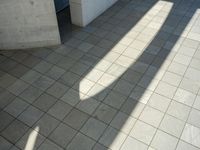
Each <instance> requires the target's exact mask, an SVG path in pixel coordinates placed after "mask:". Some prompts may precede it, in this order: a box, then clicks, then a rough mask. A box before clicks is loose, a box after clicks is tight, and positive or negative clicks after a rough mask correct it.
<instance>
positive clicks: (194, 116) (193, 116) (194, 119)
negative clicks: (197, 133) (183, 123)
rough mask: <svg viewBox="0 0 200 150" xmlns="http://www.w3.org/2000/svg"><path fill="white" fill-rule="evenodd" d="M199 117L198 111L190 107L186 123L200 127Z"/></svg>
mask: <svg viewBox="0 0 200 150" xmlns="http://www.w3.org/2000/svg"><path fill="white" fill-rule="evenodd" d="M199 117H200V111H199V110H196V109H192V110H191V112H190V115H189V117H188V123H190V124H192V125H194V126H196V127H198V128H200V121H199Z"/></svg>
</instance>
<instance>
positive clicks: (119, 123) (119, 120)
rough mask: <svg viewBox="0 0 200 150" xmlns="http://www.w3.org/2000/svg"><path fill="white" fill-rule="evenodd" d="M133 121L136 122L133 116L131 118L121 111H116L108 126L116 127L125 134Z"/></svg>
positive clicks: (129, 129)
mask: <svg viewBox="0 0 200 150" xmlns="http://www.w3.org/2000/svg"><path fill="white" fill-rule="evenodd" d="M135 122H136V119H135V118H133V117H131V116H129V115H127V114H125V113H123V112H118V113H117V115H116V116H115V117H114V119H113V120H112V122H111V123H110V126H112V127H114V128H116V129H118V130H120V131H122V132H124V133H126V134H129V132H130V131H131V129H132V127H133V125H134V124H135Z"/></svg>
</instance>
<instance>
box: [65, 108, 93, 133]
mask: <svg viewBox="0 0 200 150" xmlns="http://www.w3.org/2000/svg"><path fill="white" fill-rule="evenodd" d="M88 118H89V116H88V115H87V114H86V113H84V112H82V111H79V110H77V109H73V110H72V111H71V112H70V113H69V114H68V115H67V116H66V117H65V119H64V120H63V121H64V122H65V123H66V124H67V125H69V126H71V127H72V128H74V129H77V130H79V129H80V128H81V127H82V126H83V124H84V123H85V122H86V121H87V120H88Z"/></svg>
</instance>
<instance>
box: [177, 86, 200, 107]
mask: <svg viewBox="0 0 200 150" xmlns="http://www.w3.org/2000/svg"><path fill="white" fill-rule="evenodd" d="M195 97H196V95H195V94H193V93H191V92H189V91H186V90H184V89H181V88H178V90H177V91H176V93H175V95H174V97H173V99H174V100H176V101H178V102H180V103H183V104H185V105H188V106H192V105H193V103H194V100H195Z"/></svg>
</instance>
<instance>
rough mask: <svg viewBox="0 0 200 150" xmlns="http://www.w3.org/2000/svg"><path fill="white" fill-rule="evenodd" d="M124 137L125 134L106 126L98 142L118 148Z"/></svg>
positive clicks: (115, 149) (114, 148)
mask: <svg viewBox="0 0 200 150" xmlns="http://www.w3.org/2000/svg"><path fill="white" fill-rule="evenodd" d="M125 139H126V135H125V134H124V133H122V132H120V131H119V130H116V129H114V128H112V127H108V128H107V129H106V131H105V132H104V134H103V136H102V137H101V138H100V140H99V143H100V144H103V145H104V146H106V147H108V148H110V149H113V150H119V149H120V147H121V145H122V144H123V142H124V141H125Z"/></svg>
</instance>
